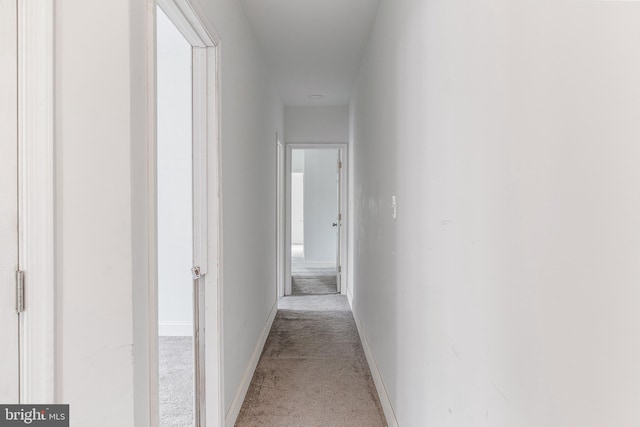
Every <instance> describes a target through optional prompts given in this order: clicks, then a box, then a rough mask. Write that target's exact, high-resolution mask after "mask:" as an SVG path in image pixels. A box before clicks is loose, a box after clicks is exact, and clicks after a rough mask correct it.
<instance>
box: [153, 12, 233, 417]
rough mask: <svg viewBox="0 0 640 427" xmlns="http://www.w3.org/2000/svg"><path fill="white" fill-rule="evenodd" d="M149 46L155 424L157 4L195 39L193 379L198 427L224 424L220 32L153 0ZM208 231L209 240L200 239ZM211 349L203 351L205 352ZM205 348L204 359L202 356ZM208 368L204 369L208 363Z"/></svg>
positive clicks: (155, 405)
mask: <svg viewBox="0 0 640 427" xmlns="http://www.w3.org/2000/svg"><path fill="white" fill-rule="evenodd" d="M148 6H149V7H148V14H149V16H148V23H149V28H148V31H149V37H148V40H149V45H148V47H147V55H148V57H147V61H148V76H147V79H148V84H149V88H150V90H149V91H148V92H149V99H148V114H149V116H148V118H147V123H148V129H147V131H148V135H149V140H148V161H149V176H148V179H149V188H150V191H149V201H148V206H149V247H150V248H151V254H152V256H151V257H150V261H149V277H150V292H149V293H150V307H149V331H148V332H149V343H150V351H149V390H150V401H149V402H150V408H149V409H150V414H149V417H150V421H151V422H150V425H151V426H157V425H158V422H159V401H158V393H159V378H158V362H159V361H158V356H159V355H158V277H157V253H158V242H157V178H156V176H157V164H156V144H157V135H156V120H157V117H156V6H158V7H160V8H161V9H162V10H163V12H164V13H165V14H166V15H167V16H168V17H169V19H170V20H171V21H172V22H173V24H174V25H175V26H176V28H177V29H178V30H179V31H180V32H181V33H182V35H183V36H184V37H185V39H186V40H187V42H189V43H190V44H191V45H192V61H193V62H192V70H193V71H192V82H193V83H192V85H193V94H194V96H193V100H192V102H193V104H192V105H193V113H192V117H193V159H194V162H193V173H194V176H195V177H198V176H201V177H206V181H204V180H203V181H199V180H198V179H194V188H193V191H194V197H193V200H194V206H193V211H194V218H193V224H194V225H193V228H194V243H193V244H194V266H198V267H200V272H201V275H202V277H201V278H199V279H194V329H195V335H194V342H195V343H196V344H195V345H197V346H198V347H197V351H195V352H194V356H195V365H194V366H195V372H194V376H195V378H196V381H195V382H196V383H198V384H200V385H201V388H200V389H199V390H197V393H196V395H195V396H197V397H199V401H198V402H197V407H198V408H199V411H197V412H194V419H195V420H196V426H197V427H203V426H205V425H207V424H208V425H210V426H222V425H224V402H223V399H224V393H223V384H224V382H223V369H222V363H223V361H222V355H223V352H222V342H223V340H222V324H221V321H222V304H221V300H222V281H221V279H222V275H221V270H222V267H221V266H222V254H221V251H220V248H221V247H222V227H221V221H222V217H221V204H222V200H221V191H220V125H219V124H220V73H219V69H220V38H219V37H218V35H217V33H216V32H215V30H214V29H213V26H211V24H210V23H209V22H208V21H207V20H206V19H205V14H204V12H203V11H202V10H201V9H199V8H196V7H195V5H194V4H192V3H191V2H190V1H189V0H148ZM199 236H205V237H204V238H198V237H199ZM205 349H206V351H205ZM203 354H204V360H201V359H199V355H203ZM205 367H206V369H205Z"/></svg>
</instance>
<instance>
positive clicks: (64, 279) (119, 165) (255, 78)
mask: <svg viewBox="0 0 640 427" xmlns="http://www.w3.org/2000/svg"><path fill="white" fill-rule="evenodd" d="M193 3H194V4H195V6H196V7H197V8H198V9H200V10H202V11H204V13H205V15H206V18H207V20H208V21H210V22H211V23H212V24H213V26H214V28H215V29H216V30H217V32H218V34H219V35H220V37H221V39H222V48H221V63H220V72H221V79H222V80H221V81H222V83H221V84H222V93H221V98H222V99H221V105H222V111H221V114H222V117H221V120H222V122H221V128H222V152H221V164H222V184H221V185H222V191H223V200H222V203H223V208H222V209H223V230H222V233H223V239H224V243H223V253H224V254H223V260H222V263H223V291H222V293H223V304H224V310H225V317H224V319H223V327H224V348H225V353H224V381H225V396H226V398H225V402H226V406H227V408H228V407H229V406H230V405H231V402H232V400H233V398H234V396H235V394H236V392H237V391H238V389H239V387H240V384H241V381H242V379H243V376H245V374H246V371H247V368H248V366H249V361H250V358H251V357H252V354H253V352H254V350H255V348H256V344H257V343H258V338H259V336H260V334H261V332H262V330H263V329H264V327H265V323H266V322H267V319H268V316H269V313H270V311H271V309H272V307H273V306H274V305H275V303H276V284H275V254H274V250H273V248H274V247H275V233H274V232H273V230H274V224H275V197H274V195H275V133H276V131H277V130H278V131H280V132H281V133H282V132H283V107H282V103H281V102H280V100H279V98H278V96H277V95H276V93H275V91H274V90H273V89H272V86H271V83H270V79H269V76H268V75H266V74H265V73H264V69H265V67H264V65H263V62H262V58H261V55H260V53H259V51H258V50H257V47H256V45H255V41H254V39H253V36H252V33H251V30H250V28H249V27H248V25H247V23H246V20H245V17H244V14H243V11H242V8H241V5H240V4H239V2H236V1H234V0H211V1H207V2H198V1H193ZM146 11H147V4H146V3H145V2H138V1H131V0H112V1H109V2H103V1H97V0H59V1H56V17H55V18H56V34H55V44H56V46H55V52H56V58H55V64H56V70H55V72H56V80H55V93H56V123H55V131H56V153H55V160H56V200H55V204H56V281H57V288H56V304H57V317H56V352H57V353H56V381H57V382H56V400H57V401H58V402H60V403H69V404H71V406H72V408H73V419H74V423H75V424H77V425H91V426H95V427H101V426H113V425H118V426H123V427H125V426H133V425H134V420H135V425H136V427H142V426H145V425H148V423H149V413H148V407H149V406H148V405H149V390H148V384H149V378H148V375H149V366H148V364H147V360H148V352H149V347H148V334H147V330H148V329H147V328H148V326H149V325H148V324H147V321H148V318H149V316H148V312H147V309H146V307H147V304H148V287H147V284H148V277H147V274H148V268H147V266H148V260H149V258H150V257H151V256H152V255H153V254H152V253H150V252H149V248H148V246H147V242H148V241H149V239H148V231H149V224H148V212H147V209H148V206H147V200H148V198H147V196H148V193H147V192H148V185H147V174H148V170H147V165H148V158H147V134H146V132H147V126H146V114H147V110H146V108H147V99H148V95H147V87H146V82H147V64H146V58H147V56H146V48H147V40H146V34H147V33H146V31H147V22H146ZM96 16H97V17H99V19H92V18H91V17H96ZM240 164H243V165H245V167H242V168H240V167H227V166H225V165H240ZM247 265H250V266H251V268H247ZM105 407H108V408H109V410H108V411H105V410H104V408H105Z"/></svg>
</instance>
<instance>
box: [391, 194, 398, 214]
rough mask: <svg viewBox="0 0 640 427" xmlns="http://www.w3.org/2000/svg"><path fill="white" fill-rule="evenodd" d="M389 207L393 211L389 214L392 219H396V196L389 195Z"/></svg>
mask: <svg viewBox="0 0 640 427" xmlns="http://www.w3.org/2000/svg"><path fill="white" fill-rule="evenodd" d="M391 209H393V213H392V214H391V216H392V218H393V219H396V217H397V215H398V206H397V205H396V196H391Z"/></svg>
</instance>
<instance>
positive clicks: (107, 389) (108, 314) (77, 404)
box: [55, 0, 149, 427]
mask: <svg viewBox="0 0 640 427" xmlns="http://www.w3.org/2000/svg"><path fill="white" fill-rule="evenodd" d="M134 3H139V2H130V1H128V0H114V1H109V2H103V1H96V0H59V1H56V6H55V8H56V9H55V22H56V26H55V97H56V101H55V102H56V104H55V132H56V134H55V135H56V141H55V150H56V151H55V162H56V184H55V186H56V188H55V191H56V199H55V209H56V210H55V215H56V222H55V227H56V230H55V237H56V248H55V249H56V266H55V268H56V342H55V346H56V368H55V369H56V372H55V379H56V401H57V402H59V403H68V404H70V405H71V407H72V408H73V409H72V417H73V423H74V424H76V425H91V426H96V427H102V426H104V427H106V426H113V425H119V426H133V425H134V412H135V419H136V420H137V421H138V423H137V424H136V427H138V426H144V425H145V423H144V419H145V418H146V419H148V418H149V416H148V409H147V410H146V412H145V411H144V407H145V406H146V405H148V393H146V394H145V388H146V387H147V384H148V377H147V375H148V364H145V359H146V358H147V351H148V348H147V346H148V344H147V342H148V338H147V339H146V340H145V337H144V336H143V332H144V327H145V326H146V325H144V321H145V320H144V319H146V318H147V311H146V301H145V298H146V295H147V292H146V289H147V288H146V284H147V264H146V259H147V257H148V250H147V247H146V242H147V235H146V233H147V228H146V218H147V217H146V210H145V209H146V200H147V198H146V174H147V169H146V168H147V162H146V155H145V152H146V121H145V118H146V116H145V114H146V110H145V108H146V99H147V95H146V87H145V83H146V57H145V53H144V48H145V45H146V40H145V38H144V34H145V28H146V23H145V22H146V21H145V19H146V17H145V5H144V4H142V5H138V4H134ZM89 17H99V19H90V18H89ZM134 307H136V308H135V313H134ZM134 396H135V398H134ZM105 407H108V408H109V410H105ZM147 422H148V421H147Z"/></svg>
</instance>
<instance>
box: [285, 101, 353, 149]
mask: <svg viewBox="0 0 640 427" xmlns="http://www.w3.org/2000/svg"><path fill="white" fill-rule="evenodd" d="M284 123H285V129H284V136H285V141H286V142H288V143H296V142H298V143H299V142H313V143H322V142H328V143H345V142H347V141H348V140H349V108H348V107H347V106H335V107H285V109H284Z"/></svg>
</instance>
